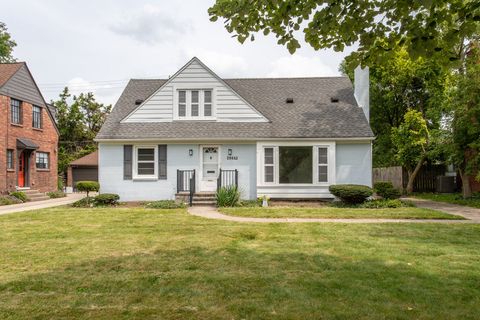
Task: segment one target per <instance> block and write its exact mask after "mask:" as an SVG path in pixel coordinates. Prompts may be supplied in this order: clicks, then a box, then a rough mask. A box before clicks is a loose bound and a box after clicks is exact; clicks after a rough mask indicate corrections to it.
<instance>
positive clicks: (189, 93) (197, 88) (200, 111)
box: [173, 85, 217, 121]
mask: <svg viewBox="0 0 480 320" xmlns="http://www.w3.org/2000/svg"><path fill="white" fill-rule="evenodd" d="M181 90H184V91H186V117H180V116H179V115H178V100H179V99H178V91H181ZM205 90H208V91H211V92H212V102H211V105H212V115H211V116H210V117H205V115H204V114H205V111H204V104H205V99H204V91H205ZM192 91H199V92H198V114H199V116H198V117H192V116H191V114H192V99H191V97H192ZM216 96H217V95H216V88H209V87H205V86H204V85H198V86H195V85H176V86H174V87H173V120H178V121H214V120H217V112H216V111H217V108H216Z"/></svg>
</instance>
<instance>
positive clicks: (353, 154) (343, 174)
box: [336, 143, 372, 187]
mask: <svg viewBox="0 0 480 320" xmlns="http://www.w3.org/2000/svg"><path fill="white" fill-rule="evenodd" d="M336 149H337V155H336V176H337V181H336V183H337V184H345V183H351V184H362V185H366V186H370V187H371V186H372V145H371V143H348V144H344V143H337V148H336Z"/></svg>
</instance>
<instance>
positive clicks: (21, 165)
mask: <svg viewBox="0 0 480 320" xmlns="http://www.w3.org/2000/svg"><path fill="white" fill-rule="evenodd" d="M25 164H26V159H25V151H21V152H20V154H19V155H18V186H19V187H20V188H23V187H25V180H26V179H25V174H26V168H25Z"/></svg>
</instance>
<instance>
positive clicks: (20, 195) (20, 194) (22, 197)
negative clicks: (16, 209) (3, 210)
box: [10, 191, 28, 202]
mask: <svg viewBox="0 0 480 320" xmlns="http://www.w3.org/2000/svg"><path fill="white" fill-rule="evenodd" d="M10 196H12V197H15V198H17V199H18V200H20V201H22V202H27V200H28V198H27V195H26V194H25V192H22V191H13V192H10Z"/></svg>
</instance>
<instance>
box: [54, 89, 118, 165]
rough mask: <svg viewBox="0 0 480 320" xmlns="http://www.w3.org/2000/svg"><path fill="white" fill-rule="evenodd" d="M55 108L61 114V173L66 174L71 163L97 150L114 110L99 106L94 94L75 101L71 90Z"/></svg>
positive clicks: (59, 157) (59, 117)
mask: <svg viewBox="0 0 480 320" xmlns="http://www.w3.org/2000/svg"><path fill="white" fill-rule="evenodd" d="M52 104H53V105H54V106H55V108H56V111H57V114H56V116H57V125H58V130H59V132H60V142H59V144H60V146H59V153H58V171H59V173H65V172H66V169H67V167H68V164H69V163H70V162H71V161H73V160H75V159H77V158H80V157H82V156H84V155H86V154H88V153H91V152H93V151H95V150H96V148H97V146H96V143H95V142H94V141H93V139H94V138H95V136H96V135H97V133H98V131H99V130H100V128H101V126H102V125H103V123H104V122H105V119H106V117H107V115H108V114H109V113H110V111H111V109H112V106H111V105H104V104H102V103H99V102H97V101H96V100H95V96H94V95H93V93H81V94H80V95H78V96H73V97H72V96H71V94H70V93H69V90H68V88H65V89H64V90H63V91H62V93H60V95H59V99H58V100H56V101H52Z"/></svg>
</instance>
